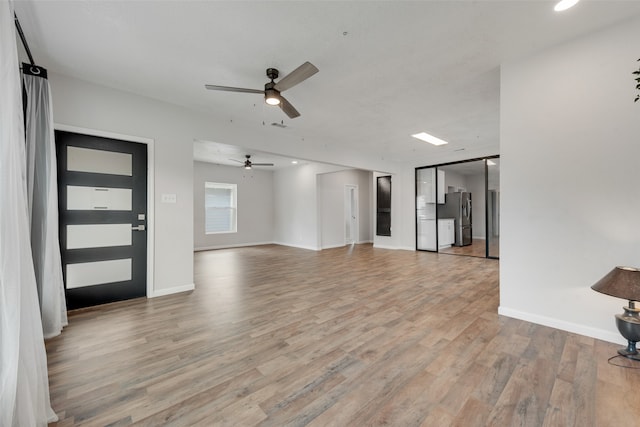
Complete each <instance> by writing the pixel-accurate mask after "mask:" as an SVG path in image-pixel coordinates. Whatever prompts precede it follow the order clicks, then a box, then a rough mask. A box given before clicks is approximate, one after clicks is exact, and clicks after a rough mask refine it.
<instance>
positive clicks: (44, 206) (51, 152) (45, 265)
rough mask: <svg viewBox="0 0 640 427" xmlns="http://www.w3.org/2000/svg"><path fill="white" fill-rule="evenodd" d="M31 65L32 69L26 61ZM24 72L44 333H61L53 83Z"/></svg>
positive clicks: (63, 322)
mask: <svg viewBox="0 0 640 427" xmlns="http://www.w3.org/2000/svg"><path fill="white" fill-rule="evenodd" d="M25 67H29V66H28V65H25ZM30 68H31V69H33V70H34V71H35V72H37V73H39V75H38V76H34V75H30V74H23V82H24V89H25V92H26V95H27V106H26V113H25V114H26V117H25V119H26V120H25V122H26V140H27V141H26V143H27V195H28V201H29V217H30V221H31V253H32V255H33V266H34V269H35V273H36V283H37V286H38V297H39V298H40V313H41V315H42V331H43V333H44V337H45V338H51V337H54V336H56V335H59V334H60V332H61V331H62V328H63V327H64V326H66V325H67V305H66V302H65V298H64V282H63V278H62V262H61V260H60V243H59V239H58V184H57V173H56V149H55V140H54V134H53V108H52V102H51V97H50V89H49V81H48V80H47V79H46V77H44V75H43V74H44V71H41V69H39V68H33V67H30Z"/></svg>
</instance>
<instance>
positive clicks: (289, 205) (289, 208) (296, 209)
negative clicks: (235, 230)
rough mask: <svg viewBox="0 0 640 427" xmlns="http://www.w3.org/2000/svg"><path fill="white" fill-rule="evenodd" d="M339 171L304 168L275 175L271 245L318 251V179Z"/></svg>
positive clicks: (278, 172) (319, 246)
mask: <svg viewBox="0 0 640 427" xmlns="http://www.w3.org/2000/svg"><path fill="white" fill-rule="evenodd" d="M342 169H344V168H341V167H336V166H330V165H319V164H306V165H300V166H298V167H293V168H286V169H281V170H277V171H274V173H273V178H274V181H273V184H274V202H275V204H274V218H275V221H274V243H277V244H280V245H286V246H294V247H299V248H304V249H312V250H319V249H321V245H320V233H321V225H320V222H319V218H320V212H319V210H320V203H319V195H318V184H317V175H318V174H321V173H326V172H334V171H338V170H342Z"/></svg>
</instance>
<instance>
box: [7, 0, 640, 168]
mask: <svg viewBox="0 0 640 427" xmlns="http://www.w3.org/2000/svg"><path fill="white" fill-rule="evenodd" d="M553 4H554V2H550V1H543V0H539V1H522V0H511V1H451V0H447V1H414V2H404V1H375V2H368V1H349V2H339V1H304V2H302V1H286V2H276V1H104V2H102V1H55V0H53V1H35V2H34V1H26V0H22V1H17V2H16V3H15V6H16V12H17V14H18V17H19V19H20V21H21V23H22V26H23V29H24V32H25V33H26V36H27V39H28V41H29V44H30V47H31V50H32V51H33V54H34V56H35V59H36V62H37V63H38V64H39V65H42V66H44V67H46V68H48V69H49V70H50V71H53V72H57V73H62V74H66V75H70V76H73V77H77V78H80V79H84V80H88V81H92V82H96V83H99V84H102V85H106V86H110V87H114V88H119V89H123V90H126V91H130V92H134V93H137V94H140V95H144V96H149V97H153V98H157V99H159V100H162V101H167V102H171V103H175V104H179V105H183V106H185V107H188V108H192V109H196V110H199V111H204V112H206V113H207V114H211V115H212V116H214V117H217V118H220V119H224V120H233V121H234V122H237V123H241V124H242V125H244V126H249V127H258V126H270V124H271V123H273V122H281V121H282V122H283V123H284V124H285V125H287V128H286V129H278V132H268V135H265V138H279V137H281V136H283V135H286V137H287V138H299V139H300V140H305V139H306V140H307V141H313V143H316V144H320V143H321V144H325V146H326V147H327V149H330V148H331V147H348V148H350V149H353V150H357V151H359V152H366V153H369V154H371V153H375V154H376V155H377V156H380V158H383V159H386V160H393V161H399V162H407V163H409V164H412V165H421V164H422V165H424V164H434V163H437V162H438V159H442V158H447V157H451V155H455V156H457V157H458V158H460V159H462V158H468V157H473V153H481V152H485V153H487V154H489V153H492V154H496V153H498V152H499V78H500V75H499V66H500V64H501V63H503V62H505V61H509V60H514V59H517V58H519V57H525V56H528V55H531V54H533V53H535V52H536V51H538V50H540V49H543V48H546V47H549V46H552V45H554V44H558V43H561V42H563V41H567V40H569V39H572V38H575V37H578V36H580V35H582V34H585V33H587V32H590V31H594V30H596V29H599V28H603V27H605V26H608V25H612V24H613V23H615V22H618V21H620V20H624V19H627V18H630V17H632V16H636V15H640V1H613V0H611V1H609V0H591V1H590V0H582V1H581V2H580V3H579V4H578V5H577V6H575V7H574V8H573V9H570V10H568V11H565V12H563V13H557V12H554V11H553ZM630 42H631V41H630ZM304 61H310V62H312V63H313V64H315V65H316V66H317V67H318V68H319V69H320V72H319V73H318V74H316V75H315V76H313V77H311V78H310V79H308V80H306V81H305V82H303V83H301V84H300V85H298V86H296V87H294V88H292V89H290V90H289V91H287V92H286V94H285V95H286V97H287V99H288V100H289V101H290V102H291V103H292V104H293V105H294V106H295V107H296V108H297V109H298V110H299V111H300V112H301V114H302V116H301V117H299V118H296V119H293V120H291V119H288V118H287V117H286V116H285V115H284V113H282V111H280V110H279V109H278V108H277V107H270V106H267V105H265V104H264V102H263V101H262V99H261V96H260V95H255V94H245V93H228V92H214V91H207V90H205V89H204V84H205V83H210V84H216V85H224V86H238V87H248V88H256V89H261V88H263V86H264V84H265V83H266V82H267V81H268V79H267V78H266V75H265V69H266V68H268V67H275V68H278V69H279V70H280V71H281V76H284V75H286V74H287V73H289V72H290V71H292V70H293V69H294V68H296V67H297V66H299V65H300V64H302V63H303V62H304ZM576 72H577V73H578V72H579V70H576ZM420 131H426V132H429V133H432V134H434V135H435V136H437V137H439V138H442V139H445V140H448V141H449V142H450V144H449V145H446V146H441V147H433V146H431V145H429V144H426V143H424V142H421V141H418V140H415V139H413V138H411V137H410V135H411V134H413V133H417V132H420ZM283 132H284V133H283ZM211 139H212V140H215V141H216V142H217V143H222V144H224V143H225V141H217V140H216V139H215V135H212V136H211ZM264 143H265V146H267V147H268V145H269V140H265V141H264ZM247 145H248V146H253V147H255V146H256V145H257V144H255V143H254V144H247ZM211 151H215V149H213V150H211ZM242 151H244V150H242ZM254 154H255V155H258V154H260V153H257V152H256V153H254ZM262 154H264V156H267V154H266V153H262ZM281 154H282V153H281ZM260 160H261V161H269V159H268V158H267V157H261V158H260ZM308 160H314V159H308Z"/></svg>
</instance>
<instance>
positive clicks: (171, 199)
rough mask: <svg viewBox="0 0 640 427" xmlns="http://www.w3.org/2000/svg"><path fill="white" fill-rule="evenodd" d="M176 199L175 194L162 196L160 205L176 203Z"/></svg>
mask: <svg viewBox="0 0 640 427" xmlns="http://www.w3.org/2000/svg"><path fill="white" fill-rule="evenodd" d="M176 201H177V198H176V195H175V194H163V195H162V203H176Z"/></svg>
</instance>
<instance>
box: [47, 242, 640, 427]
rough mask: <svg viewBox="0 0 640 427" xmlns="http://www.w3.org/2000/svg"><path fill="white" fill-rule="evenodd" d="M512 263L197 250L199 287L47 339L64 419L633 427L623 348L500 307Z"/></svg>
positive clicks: (94, 315) (100, 316) (123, 308)
mask: <svg viewBox="0 0 640 427" xmlns="http://www.w3.org/2000/svg"><path fill="white" fill-rule="evenodd" d="M498 267H499V262H498V261H496V260H490V259H482V258H470V257H456V256H447V255H438V254H433V253H426V252H412V251H401V250H398V251H394V250H385V249H374V248H373V247H372V246H371V245H355V246H354V247H344V248H336V249H329V250H323V251H319V252H317V251H309V250H302V249H295V248H289V247H283V246H275V245H266V246H257V247H246V248H235V249H224V250H216V251H207V252H198V253H196V256H195V283H196V289H195V291H193V292H191V293H186V294H179V295H171V296H166V297H160V298H155V299H152V300H146V299H138V300H131V301H127V302H121V303H114V304H110V305H105V306H101V307H96V308H91V309H87V310H84V311H79V312H75V313H72V314H71V315H70V318H69V322H70V324H69V326H68V327H67V328H66V329H65V330H64V332H63V334H62V335H61V336H59V337H56V338H54V339H51V340H49V341H48V342H47V353H48V356H49V375H50V382H51V396H52V404H53V408H54V410H56V412H57V413H58V415H59V416H60V420H61V421H60V422H58V423H57V424H53V425H58V426H69V425H80V424H82V425H85V424H86V425H118V426H124V425H132V424H134V425H147V426H159V425H174V426H187V425H188V426H196V425H202V426H214V425H216V426H217V425H230V426H231V425H233V426H240V425H242V426H252V425H264V426H284V425H296V426H303V425H314V426H326V425H336V426H347V425H352V426H356V425H358V426H364V425H383V424H384V425H393V426H418V425H424V426H450V425H459V426H465V427H467V426H489V425H494V426H511V425H526V426H543V425H549V426H552V425H554V426H569V425H580V426H604V425H614V424H618V423H621V424H625V425H633V424H634V423H635V422H636V421H637V416H638V414H640V400H638V399H637V393H636V390H637V384H639V383H640V371H637V370H631V369H623V368H620V367H615V366H611V365H609V364H608V363H607V358H608V357H610V356H612V355H614V354H615V351H616V349H617V348H618V346H617V345H613V344H609V343H605V342H602V341H598V340H594V339H591V338H586V337H583V336H579V335H575V334H571V333H566V332H562V331H559V330H556V329H551V328H547V327H542V326H537V325H534V324H531V323H527V322H523V321H519V320H515V319H509V318H505V317H501V316H498V315H497V308H498ZM585 286H588V284H586V285H585ZM612 322H613V313H612ZM621 362H622V363H624V361H621Z"/></svg>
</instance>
